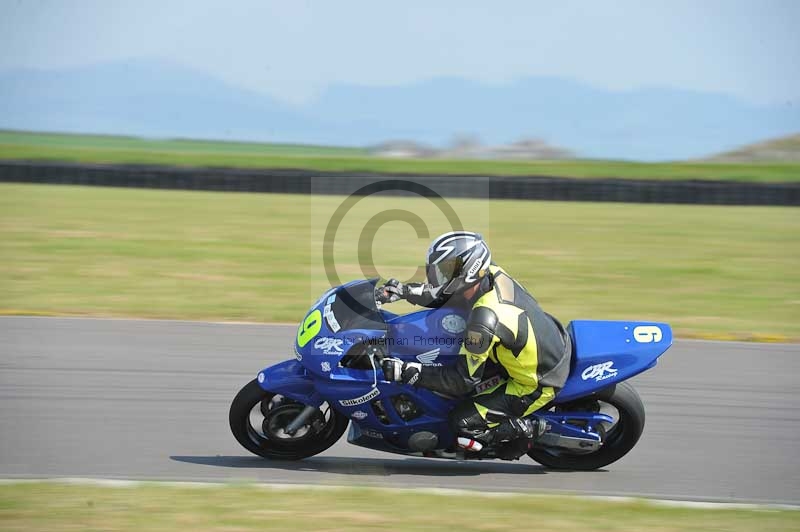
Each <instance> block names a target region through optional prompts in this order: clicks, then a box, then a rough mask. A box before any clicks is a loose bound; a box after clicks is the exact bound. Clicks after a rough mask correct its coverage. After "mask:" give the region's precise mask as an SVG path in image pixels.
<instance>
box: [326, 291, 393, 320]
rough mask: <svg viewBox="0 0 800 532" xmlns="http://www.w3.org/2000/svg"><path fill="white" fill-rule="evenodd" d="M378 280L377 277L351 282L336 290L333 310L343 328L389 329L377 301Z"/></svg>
mask: <svg viewBox="0 0 800 532" xmlns="http://www.w3.org/2000/svg"><path fill="white" fill-rule="evenodd" d="M376 282H377V279H371V280H368V281H360V282H356V283H349V284H347V285H344V286H341V287H339V288H338V289H337V290H336V299H335V300H334V301H333V303H332V305H331V310H332V311H333V314H334V316H336V320H337V321H338V322H339V325H340V326H341V328H342V330H345V331H346V330H353V329H372V330H382V331H385V330H387V326H386V322H385V321H384V319H383V316H382V315H381V313H380V311H379V310H378V306H377V304H376V303H375V283H376Z"/></svg>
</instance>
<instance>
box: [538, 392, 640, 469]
mask: <svg viewBox="0 0 800 532" xmlns="http://www.w3.org/2000/svg"><path fill="white" fill-rule="evenodd" d="M600 401H601V402H604V403H607V404H609V405H611V406H613V407H614V408H615V409H616V410H617V413H618V416H617V422H616V423H615V424H614V425H613V426H612V427H611V428H609V429H607V430H606V432H605V435H604V438H603V446H602V447H600V449H598V450H597V451H595V452H592V453H588V454H575V453H571V452H569V451H565V450H558V449H553V448H545V447H539V448H534V449H531V450H530V451H529V452H528V456H530V457H531V458H533V459H534V460H535V461H537V462H539V463H540V464H542V465H544V466H547V467H552V468H554V469H572V470H579V471H591V470H593V469H599V468H601V467H604V466H607V465H608V464H611V463H613V462H616V461H617V460H619V459H620V458H622V457H623V456H625V455H626V454H628V452H629V451H630V450H631V449H633V446H634V445H636V442H638V441H639V437H640V436H641V435H642V431H644V405H643V404H642V400H641V398H640V397H639V394H638V393H637V392H636V390H635V389H634V387H633V386H631V385H630V384H628V383H627V382H623V383H620V384H617V385H616V388H615V389H614V391H613V392H612V393H611V394H610V395H608V396H607V397H604V398H602V399H600ZM565 409H568V407H566V408H565Z"/></svg>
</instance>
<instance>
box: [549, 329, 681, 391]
mask: <svg viewBox="0 0 800 532" xmlns="http://www.w3.org/2000/svg"><path fill="white" fill-rule="evenodd" d="M567 330H568V331H569V333H570V335H571V336H572V343H573V346H574V351H573V357H572V366H571V371H570V376H569V378H568V379H567V383H566V384H565V385H564V388H562V389H561V391H560V392H559V393H558V395H557V396H556V400H555V402H556V403H564V402H568V401H571V400H573V399H577V398H579V397H582V396H585V395H589V394H591V393H593V392H597V391H600V390H602V389H603V388H607V387H608V386H610V385H612V384H616V383H618V382H622V381H624V380H627V379H630V378H631V377H633V376H634V375H638V374H639V373H641V372H643V371H645V370H647V369H650V368H652V367H653V366H655V365H656V361H657V360H658V357H660V356H661V355H662V354H663V353H664V352H665V351H666V350H667V349H669V347H670V346H671V345H672V329H671V328H670V326H669V325H667V324H666V323H655V322H630V321H591V320H576V321H573V322H572V323H570V325H569V327H567Z"/></svg>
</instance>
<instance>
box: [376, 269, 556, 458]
mask: <svg viewBox="0 0 800 532" xmlns="http://www.w3.org/2000/svg"><path fill="white" fill-rule="evenodd" d="M395 288H397V287H395ZM400 290H401V291H402V293H401V294H398V293H397V290H395V291H394V292H393V291H392V289H391V288H388V287H387V292H389V293H395V294H397V295H398V296H400V297H405V298H406V299H407V300H408V301H409V302H411V303H414V304H418V305H423V306H428V307H438V306H441V305H442V304H443V303H444V301H443V299H442V298H436V297H434V296H433V295H432V294H431V292H430V290H429V289H428V288H427V287H426V285H417V284H413V285H411V284H405V285H401V286H400ZM472 301H473V303H472V306H471V310H470V314H469V317H468V319H467V327H466V331H465V336H464V341H463V344H462V347H461V349H460V352H459V356H458V360H457V361H456V363H455V364H452V365H448V366H424V367H419V368H415V370H416V371H418V372H419V374H418V375H416V376H413V375H411V376H410V377H407V376H406V375H405V371H404V375H403V380H404V381H405V382H409V383H412V384H414V385H415V386H421V387H424V388H428V389H430V390H433V391H436V392H439V393H442V394H446V395H450V396H459V397H460V396H464V395H468V394H473V393H474V394H475V395H472V396H471V397H470V398H469V399H466V400H465V401H463V402H462V403H461V404H459V405H458V406H457V407H456V408H455V409H454V410H453V411H452V412H451V414H450V423H451V428H452V429H453V431H454V432H455V433H456V434H457V435H459V436H465V437H468V438H471V439H474V440H477V441H479V442H482V443H484V444H486V443H494V444H497V443H498V442H502V441H510V440H513V438H512V437H510V436H509V435H508V433H509V432H511V433H514V432H516V433H517V434H520V433H521V432H525V427H521V428H520V427H519V426H518V425H515V423H517V424H519V422H520V418H524V417H525V416H530V415H531V414H532V413H534V412H536V411H537V410H539V409H541V408H542V407H544V406H545V405H547V404H548V403H550V402H551V401H552V400H553V399H554V398H555V395H556V392H557V391H558V390H559V389H560V388H562V387H563V386H564V383H565V382H566V379H567V376H568V374H569V370H570V359H571V354H572V343H571V341H570V337H569V334H567V333H566V332H565V330H564V328H563V327H562V325H561V324H560V323H559V322H558V320H556V319H555V318H553V317H552V316H550V315H549V314H547V313H546V312H544V311H543V310H542V308H541V307H540V306H539V304H538V303H537V301H536V299H534V298H533V296H532V295H531V294H530V293H529V292H528V291H527V290H525V288H524V287H523V286H522V285H521V284H519V283H518V282H517V281H516V280H514V279H513V278H512V277H511V276H510V275H508V274H507V273H506V272H505V271H504V270H503V269H502V268H499V267H497V266H495V265H491V266H490V268H489V275H487V276H486V277H485V278H484V279H482V281H481V284H480V287H479V289H478V292H477V294H476V295H475V296H474V299H473V300H472ZM411 381H413V382H411ZM528 436H531V434H528ZM504 438H505V439H504ZM528 445H529V444H528ZM525 450H527V448H524V449H521V452H517V451H513V450H512V451H511V454H512V455H514V454H516V456H510V458H515V457H518V456H519V454H521V453H522V452H525Z"/></svg>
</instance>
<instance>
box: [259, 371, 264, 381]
mask: <svg viewBox="0 0 800 532" xmlns="http://www.w3.org/2000/svg"><path fill="white" fill-rule="evenodd" d="M258 383H259V384H264V373H263V372H262V373H259V374H258Z"/></svg>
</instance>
